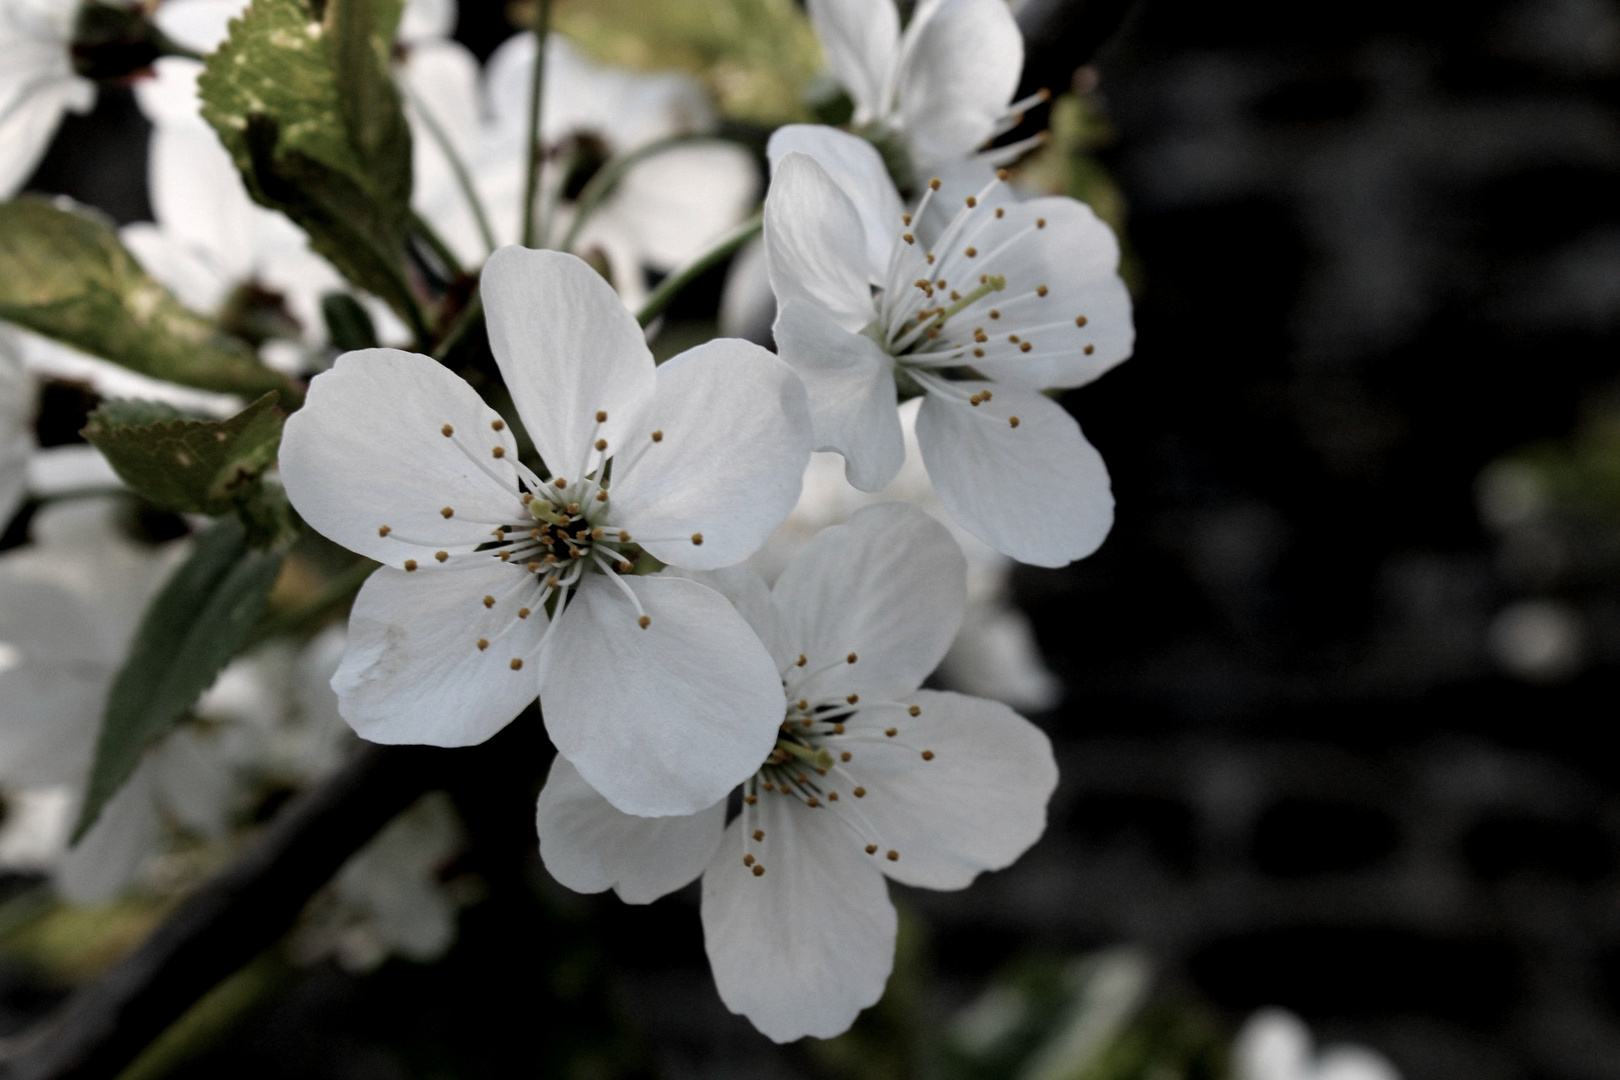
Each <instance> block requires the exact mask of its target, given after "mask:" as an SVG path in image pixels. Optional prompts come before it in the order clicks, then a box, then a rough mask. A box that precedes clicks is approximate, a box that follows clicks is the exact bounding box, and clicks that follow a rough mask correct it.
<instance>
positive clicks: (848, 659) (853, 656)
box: [844, 653, 860, 664]
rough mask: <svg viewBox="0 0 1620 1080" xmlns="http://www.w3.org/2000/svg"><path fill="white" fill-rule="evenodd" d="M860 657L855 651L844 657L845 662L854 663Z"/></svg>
mask: <svg viewBox="0 0 1620 1080" xmlns="http://www.w3.org/2000/svg"><path fill="white" fill-rule="evenodd" d="M859 659H860V656H859V655H857V654H855V653H850V654H849V655H848V656H846V657H844V663H846V664H853V663H854V662H855V661H857V660H859Z"/></svg>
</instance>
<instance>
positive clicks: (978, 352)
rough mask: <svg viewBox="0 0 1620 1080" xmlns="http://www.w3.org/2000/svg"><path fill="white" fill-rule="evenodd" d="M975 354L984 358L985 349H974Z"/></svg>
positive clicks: (976, 356)
mask: <svg viewBox="0 0 1620 1080" xmlns="http://www.w3.org/2000/svg"><path fill="white" fill-rule="evenodd" d="M973 355H974V357H975V358H983V356H984V350H983V349H977V348H976V349H974V350H973Z"/></svg>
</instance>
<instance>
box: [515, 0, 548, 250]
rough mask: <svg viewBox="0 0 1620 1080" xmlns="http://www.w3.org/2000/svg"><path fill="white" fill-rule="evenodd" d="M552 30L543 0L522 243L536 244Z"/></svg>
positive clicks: (537, 33)
mask: <svg viewBox="0 0 1620 1080" xmlns="http://www.w3.org/2000/svg"><path fill="white" fill-rule="evenodd" d="M550 34H551V0H540V8H539V11H538V12H537V13H536V14H535V20H534V72H533V74H532V75H531V76H530V81H529V157H528V160H527V161H525V162H524V163H523V166H524V178H523V234H522V235H523V246H524V247H530V248H532V247H534V246H535V238H536V230H535V219H534V218H535V206H534V201H535V197H536V196H537V195H538V194H539V192H540V168H541V164H542V160H543V158H544V148H543V147H542V146H541V143H540V122H541V120H542V119H544V116H543V113H544V111H545V92H546V38H547V37H549V36H550Z"/></svg>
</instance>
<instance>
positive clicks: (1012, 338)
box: [1007, 334, 1018, 345]
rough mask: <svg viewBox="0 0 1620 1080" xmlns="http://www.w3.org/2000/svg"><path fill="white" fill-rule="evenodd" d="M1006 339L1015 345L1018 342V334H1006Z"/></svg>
mask: <svg viewBox="0 0 1620 1080" xmlns="http://www.w3.org/2000/svg"><path fill="white" fill-rule="evenodd" d="M1007 340H1008V341H1009V342H1011V343H1012V344H1014V345H1016V344H1018V335H1017V334H1008V335H1007Z"/></svg>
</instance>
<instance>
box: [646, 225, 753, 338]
mask: <svg viewBox="0 0 1620 1080" xmlns="http://www.w3.org/2000/svg"><path fill="white" fill-rule="evenodd" d="M763 221H764V218H763V217H762V216H761V215H759V214H755V215H754V216H753V217H751V218H749V219H748V220H747V221H745V222H743V223H742V224H741V225H739V226H737V227H736V228H735V229H733V230H731V232H729V233H727V234H726V235H725V236H723V237H721V238H720V239H719V240H717V241H715V243H714V246H713V247H711V248H709V250H707V251H705V252H703V253H702V254H700V255H698V256H697V257H696V258H694V259H693V260H692V261H691V262H689V263H687V264H686V265H685V266H683V267H681V268H680V269H678V270H675V271H673V272H672V273H670V275H669V276H668V277H666V278H665V279H664V280H663V281H660V282H659V283H658V287H657V288H656V289H654V290H653V291H652V295H651V296H649V297H647V302H646V303H644V304H642V305H641V310H640V311H638V312H636V320H637V321H638V322H640V323H641V325H642V326H646V325H647V324H648V323H650V322H652V321H653V320H654V319H656V318H658V316H660V315H662V314H663V313H664V309H665V308H667V307H669V304H670V301H672V300H674V299H675V297H676V296H677V295H679V294H680V291H681V290H682V289H684V288H686V287H687V286H688V285H690V284H692V282H693V281H695V280H696V279H698V278H699V277H701V276H702V275H704V274H705V273H707V272H708V271H710V270H712V269H714V268H715V267H716V266H719V265H720V264H721V263H722V262H724V261H725V260H726V259H729V258H730V257H731V256H732V255H733V254H734V253H735V252H736V250H737V249H738V248H740V247H742V246H743V245H744V244H746V243H748V241H750V240H752V239H753V238H754V237H756V236H758V235H759V231H760V228H761V227H762V223H763Z"/></svg>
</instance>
